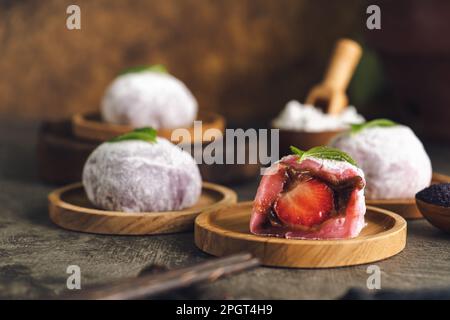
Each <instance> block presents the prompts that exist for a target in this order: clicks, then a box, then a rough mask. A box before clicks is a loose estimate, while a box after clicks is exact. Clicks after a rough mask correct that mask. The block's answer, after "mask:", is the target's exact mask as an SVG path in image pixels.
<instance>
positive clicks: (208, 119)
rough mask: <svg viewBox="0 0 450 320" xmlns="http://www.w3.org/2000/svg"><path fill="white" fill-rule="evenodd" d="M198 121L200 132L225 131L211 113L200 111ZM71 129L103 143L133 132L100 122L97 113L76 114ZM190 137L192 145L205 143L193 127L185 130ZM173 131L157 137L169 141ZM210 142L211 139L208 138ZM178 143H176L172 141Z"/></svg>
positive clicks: (222, 122)
mask: <svg viewBox="0 0 450 320" xmlns="http://www.w3.org/2000/svg"><path fill="white" fill-rule="evenodd" d="M197 120H198V121H202V128H201V129H202V131H203V132H204V131H206V130H208V129H217V130H219V131H220V132H223V131H224V130H225V118H224V117H222V116H221V115H219V114H217V113H213V112H206V111H202V112H200V113H199V115H198V119H197ZM72 127H73V133H74V134H75V136H77V137H79V138H82V139H87V140H91V141H97V142H103V141H106V140H110V139H112V138H114V137H117V136H119V135H121V134H124V133H127V132H130V131H133V127H131V126H127V125H120V124H111V123H106V122H103V121H102V120H101V116H100V114H99V113H98V112H94V113H92V112H91V113H77V114H75V115H74V116H73V117H72ZM185 129H187V130H188V131H189V134H190V137H192V139H193V141H191V142H192V143H198V142H205V140H203V137H202V136H203V132H200V134H198V133H197V134H195V130H194V126H192V127H190V128H185ZM173 130H174V129H159V130H158V136H160V137H163V138H166V139H168V140H171V137H172V131H173ZM209 139H210V140H212V139H213V138H212V137H211V138H209ZM173 142H178V141H173Z"/></svg>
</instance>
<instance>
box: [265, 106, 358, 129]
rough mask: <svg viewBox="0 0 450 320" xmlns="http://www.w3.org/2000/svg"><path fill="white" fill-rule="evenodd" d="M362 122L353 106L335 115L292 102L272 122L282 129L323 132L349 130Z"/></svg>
mask: <svg viewBox="0 0 450 320" xmlns="http://www.w3.org/2000/svg"><path fill="white" fill-rule="evenodd" d="M362 122H364V117H363V116H361V115H360V114H358V112H357V111H356V109H355V107H353V106H348V107H347V108H345V109H344V111H342V112H341V113H339V114H337V115H335V114H328V113H324V112H323V111H322V110H320V109H319V108H316V107H314V106H312V105H306V104H301V103H300V102H298V101H296V100H292V101H289V102H288V103H287V104H286V106H285V108H284V109H283V111H281V113H280V114H279V115H278V117H277V118H275V119H274V120H273V121H272V125H273V126H274V127H275V128H280V129H287V130H298V131H307V132H321V131H332V130H341V129H347V128H349V126H350V124H353V123H362Z"/></svg>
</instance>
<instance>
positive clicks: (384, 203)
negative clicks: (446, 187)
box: [366, 173, 450, 219]
mask: <svg viewBox="0 0 450 320" xmlns="http://www.w3.org/2000/svg"><path fill="white" fill-rule="evenodd" d="M447 182H450V177H449V176H446V175H444V174H440V173H433V178H432V181H431V183H432V184H435V183H447ZM366 204H368V205H370V206H375V207H378V208H382V209H386V210H390V211H394V212H396V213H397V214H399V215H401V216H402V217H403V218H405V219H422V218H423V215H422V213H421V210H419V208H418V206H417V205H416V200H415V199H414V198H411V199H379V200H378V199H377V200H368V199H367V200H366Z"/></svg>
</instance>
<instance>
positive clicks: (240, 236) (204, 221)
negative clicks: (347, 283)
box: [195, 201, 407, 246]
mask: <svg viewBox="0 0 450 320" xmlns="http://www.w3.org/2000/svg"><path fill="white" fill-rule="evenodd" d="M252 204H253V201H246V202H238V203H236V204H231V205H229V206H226V207H222V208H220V209H219V210H208V211H205V212H203V213H201V214H200V215H198V216H197V218H196V219H195V225H196V226H198V227H200V228H202V229H204V230H206V231H207V232H215V233H216V234H217V233H219V232H220V233H222V234H223V235H224V236H225V235H226V236H227V237H229V238H232V239H237V240H245V241H248V242H272V243H275V244H290V245H302V246H303V245H314V246H318V245H341V244H343V243H345V244H358V243H361V242H366V241H372V240H373V241H376V240H378V239H382V238H385V237H388V236H390V235H393V234H397V233H399V232H402V231H403V230H404V229H406V226H407V223H406V220H405V219H404V218H403V217H401V216H400V215H398V214H396V213H394V212H392V211H389V210H385V209H381V208H377V207H373V206H367V210H371V211H375V212H378V213H382V214H385V215H387V216H389V217H391V218H392V219H393V220H394V225H393V226H392V228H390V229H388V230H385V231H383V232H380V233H377V234H376V235H369V236H364V237H362V238H353V239H336V240H307V239H285V238H276V237H264V236H257V235H254V234H251V233H238V232H235V231H228V230H225V229H223V228H220V227H217V226H215V225H214V224H213V223H209V224H208V221H210V219H211V215H212V214H217V213H218V212H220V211H223V210H229V209H230V207H234V206H236V207H237V206H251V205H252ZM249 214H250V212H249Z"/></svg>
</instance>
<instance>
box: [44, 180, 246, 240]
mask: <svg viewBox="0 0 450 320" xmlns="http://www.w3.org/2000/svg"><path fill="white" fill-rule="evenodd" d="M48 199H49V215H50V219H51V220H52V221H53V222H54V223H55V224H57V225H58V226H60V227H62V228H65V229H69V230H74V231H81V232H89V233H100V234H116V235H150V234H162V233H174V232H182V231H188V230H191V229H192V228H193V226H194V220H195V217H196V216H197V215H198V214H199V213H201V212H203V211H205V210H219V209H220V208H222V207H224V206H228V205H230V204H233V203H236V201H237V195H236V193H235V192H234V191H233V190H230V189H228V188H226V187H223V186H220V185H217V184H212V183H208V182H204V183H203V190H202V194H201V196H200V199H199V201H198V202H197V204H195V205H194V206H193V207H190V208H187V209H184V210H180V211H165V212H143V213H126V212H115V211H106V210H101V209H98V208H95V207H94V206H93V205H92V204H91V203H90V201H89V200H88V198H87V196H86V193H85V191H84V188H83V186H82V184H81V183H75V184H71V185H68V186H66V187H63V188H60V189H57V190H55V191H53V192H52V193H50V194H49V196H48Z"/></svg>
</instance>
